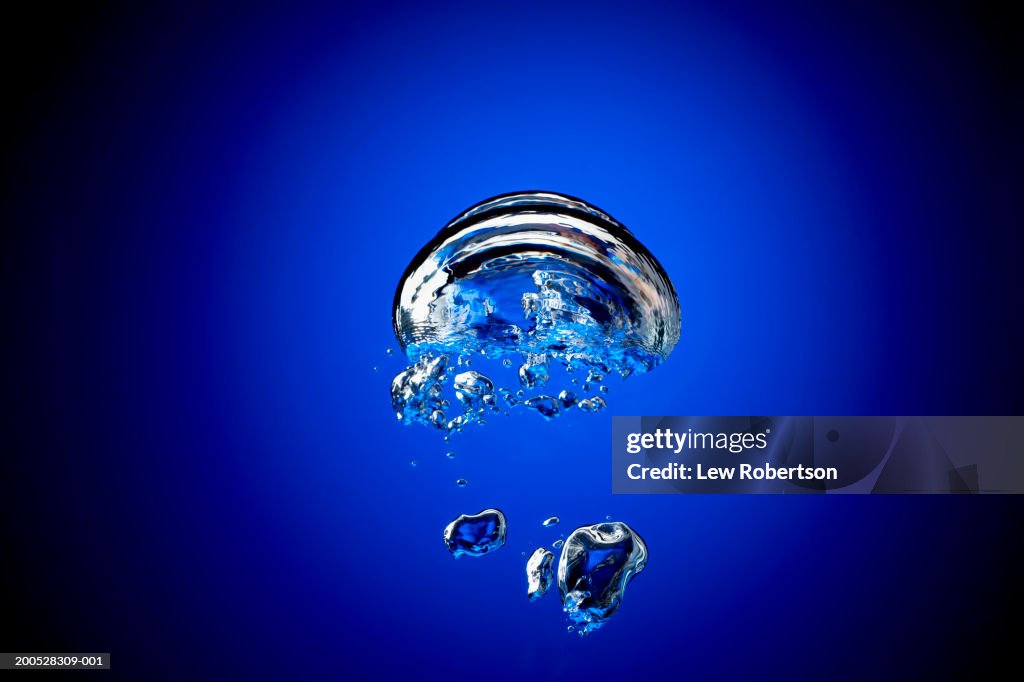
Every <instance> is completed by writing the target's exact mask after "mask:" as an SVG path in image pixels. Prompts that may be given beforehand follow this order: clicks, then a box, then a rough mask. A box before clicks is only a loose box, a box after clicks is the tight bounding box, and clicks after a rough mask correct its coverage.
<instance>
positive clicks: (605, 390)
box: [597, 386, 608, 393]
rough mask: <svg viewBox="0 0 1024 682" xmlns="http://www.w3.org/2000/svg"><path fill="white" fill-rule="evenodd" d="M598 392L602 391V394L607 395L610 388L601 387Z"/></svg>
mask: <svg viewBox="0 0 1024 682" xmlns="http://www.w3.org/2000/svg"><path fill="white" fill-rule="evenodd" d="M597 390H599V391H601V393H607V392H608V387H607V386H601V387H599V388H598V389H597Z"/></svg>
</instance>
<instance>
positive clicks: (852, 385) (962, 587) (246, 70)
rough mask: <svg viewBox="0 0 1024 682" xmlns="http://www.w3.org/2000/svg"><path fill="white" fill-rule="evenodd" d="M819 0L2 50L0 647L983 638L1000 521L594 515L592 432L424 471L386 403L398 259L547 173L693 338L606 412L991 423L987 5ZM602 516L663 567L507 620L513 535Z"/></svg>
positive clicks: (296, 652) (128, 37) (542, 429)
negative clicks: (624, 588) (658, 275)
mask: <svg viewBox="0 0 1024 682" xmlns="http://www.w3.org/2000/svg"><path fill="white" fill-rule="evenodd" d="M819 5H820V3H812V2H807V3H795V4H789V5H787V6H785V7H779V6H778V5H777V3H754V4H735V3H725V4H719V3H708V5H706V6H704V5H701V4H686V5H682V4H680V5H678V6H677V5H675V4H672V3H667V2H632V3H628V4H627V3H578V4H575V5H574V4H572V3H559V4H557V5H549V4H538V5H527V4H520V3H517V4H503V3H468V2H467V3H453V4H445V5H442V4H441V3H421V4H406V3H388V4H384V3H370V2H367V3H350V4H345V3H334V4H329V5H324V6H317V7H309V6H306V7H303V8H297V7H296V6H291V7H283V6H282V7H273V6H270V5H266V4H261V5H259V6H257V7H248V8H246V9H229V8H227V7H223V6H221V7H217V8H213V9H211V8H209V7H207V8H205V9H202V10H199V9H195V8H193V9H186V8H182V7H180V6H178V5H171V6H166V7H162V8H149V9H145V10H142V9H139V8H134V9H132V8H127V7H117V6H110V7H106V8H101V9H95V8H94V9H82V8H79V9H78V10H75V11H73V12H68V13H66V14H63V15H62V14H61V12H60V11H58V10H51V11H48V12H47V13H45V14H43V13H40V14H39V15H38V16H36V17H33V18H30V19H27V20H25V21H26V22H27V23H24V24H22V23H20V22H19V21H14V20H12V21H10V22H7V27H6V29H5V30H6V31H7V32H8V33H9V34H10V35H9V36H7V37H8V38H11V39H20V42H19V41H17V40H15V41H14V42H11V41H10V40H8V41H5V43H6V47H5V49H6V51H7V52H6V53H5V54H6V57H7V59H5V63H6V64H7V66H5V73H6V74H7V76H8V82H9V83H13V84H14V85H13V86H12V87H14V89H15V94H16V95H17V96H16V97H15V98H13V100H12V102H13V103H12V104H11V106H10V108H9V110H8V116H9V117H10V120H9V122H8V124H7V125H6V126H5V133H4V157H3V164H4V165H3V178H2V180H3V184H2V194H0V200H2V209H3V227H4V234H5V236H4V247H3V249H2V253H0V259H2V268H3V269H2V277H3V292H4V296H3V305H4V309H5V310H6V311H7V312H6V313H5V315H4V317H5V320H6V322H5V326H4V329H5V331H4V335H3V336H4V337H5V346H7V348H8V350H7V352H6V361H5V363H4V369H3V371H4V382H3V385H4V390H5V393H6V396H5V398H6V400H5V404H6V407H5V409H4V411H3V412H4V414H3V417H2V420H3V421H2V426H3V429H2V433H3V439H4V445H3V455H4V458H3V470H2V471H3V474H2V479H3V480H2V490H3V492H2V498H0V508H2V512H3V516H2V524H3V525H2V529H3V532H4V546H3V547H2V548H0V562H2V564H3V567H4V582H3V586H2V588H0V590H2V597H3V600H2V602H0V614H2V615H0V621H2V623H3V626H4V627H3V631H2V632H3V637H2V638H0V648H2V649H4V650H8V651H17V650H35V651H42V650H66V651H70V650H82V651H93V650H95V651H110V652H112V654H113V660H114V666H115V669H116V670H117V671H119V673H120V675H121V676H123V677H125V678H128V679H186V678H189V677H191V678H196V679H198V678H212V677H216V676H224V677H227V678H251V679H282V678H287V679H306V678H311V677H314V676H316V677H317V678H321V677H324V678H330V677H333V678H337V679H440V680H448V679H451V680H458V679H480V678H481V677H484V676H486V677H487V678H488V679H515V680H526V679H531V680H532V679H555V680H582V679H625V676H627V675H629V676H631V679H643V678H644V677H649V678H651V679H690V678H692V679H705V678H713V679H732V678H740V679H770V678H779V679H825V678H828V679H831V678H863V677H870V678H876V677H877V678H888V677H894V678H895V677H905V676H913V677H930V678H936V677H941V676H944V675H949V676H953V677H955V676H962V675H963V674H966V672H968V671H972V672H977V671H978V670H979V669H982V668H984V666H985V665H987V664H988V663H990V662H991V661H993V660H999V659H1000V657H1001V656H1003V655H1007V654H1006V653H1005V650H1004V649H1003V648H1002V647H1003V645H1004V643H1005V642H1004V641H1003V640H1002V639H1001V638H1002V637H1003V636H1005V631H1001V630H998V629H995V628H994V627H993V626H994V624H995V623H996V622H997V619H998V618H999V617H1013V618H1014V619H1016V622H1018V623H1019V618H1020V613H1021V611H1020V600H1019V597H1014V596H1013V595H1014V594H1016V592H1015V591H1014V590H1012V589H1011V587H1010V580H1011V578H1012V579H1013V580H1019V575H1020V571H1021V568H1022V565H1021V562H1020V561H1019V558H1018V557H1017V556H1016V555H1015V554H1014V553H1013V550H1015V549H1016V547H1015V546H1016V545H1019V540H1020V537H1021V530H1022V528H1024V524H1022V523H1021V521H1022V514H1021V503H1020V501H1019V500H1018V499H1016V498H999V497H989V498H979V499H971V498H966V497H928V498H918V497H900V498H872V497H848V498H830V499H824V498H820V499H818V498H810V497H801V498H789V497H787V498H783V497H760V498H759V497H720V498H716V497H699V496H692V497H689V496H687V497H684V496H674V497H624V496H612V495H611V494H610V470H609V455H610V449H609V436H610V417H609V416H608V414H607V413H606V414H602V415H598V416H585V415H572V416H570V417H567V418H565V419H562V420H560V421H559V422H556V423H554V424H546V423H543V422H542V420H540V419H539V418H536V417H535V416H534V415H518V416H514V417H511V418H508V419H493V420H491V423H490V424H489V425H488V426H487V427H486V428H483V429H477V430H476V431H475V432H472V433H466V434H464V435H462V436H460V437H458V438H457V439H456V441H455V442H454V443H453V444H452V445H451V448H450V449H452V450H454V451H455V452H456V453H457V454H458V456H457V457H456V459H455V460H453V461H449V460H446V459H445V458H444V457H443V453H444V452H445V451H446V450H447V449H449V446H447V445H446V444H444V443H443V442H442V441H441V439H440V437H439V436H437V435H436V434H433V433H429V432H427V431H426V430H424V429H420V428H413V427H408V428H406V427H401V426H400V425H398V424H397V423H396V422H395V420H394V416H393V414H392V413H391V411H390V409H389V408H390V405H389V401H388V396H387V387H388V384H389V382H390V378H391V376H393V374H394V373H395V372H397V371H398V370H399V369H401V368H402V364H401V361H400V360H399V359H398V358H397V357H391V358H389V357H388V356H386V355H385V352H384V351H385V349H386V348H389V347H391V348H396V344H395V342H394V339H393V336H392V331H391V320H390V314H391V311H390V305H391V300H392V296H393V292H394V287H395V285H396V284H397V282H398V278H399V276H400V275H401V273H402V271H403V269H404V268H405V266H406V265H407V264H408V261H409V260H410V259H411V258H412V256H413V254H414V253H415V252H416V251H417V250H418V249H419V247H420V246H421V245H422V244H423V243H425V242H426V241H427V240H428V239H429V238H430V237H431V236H433V234H434V233H435V232H436V230H437V229H439V228H440V227H441V226H442V225H443V224H444V223H445V222H447V220H449V219H450V218H451V217H452V216H454V215H455V214H456V213H458V212H460V211H461V210H463V209H464V208H466V207H468V206H469V205H471V204H473V203H475V202H477V201H479V200H482V199H484V198H486V197H489V196H491V195H494V194H497V193H501V192H508V191H513V190H517V189H527V188H544V189H551V190H555V191H561V192H565V193H569V194H572V195H575V196H579V197H582V198H584V199H586V200H588V201H591V202H593V203H595V204H596V205H598V206H600V207H601V208H603V209H604V210H606V211H608V212H610V213H611V214H612V215H613V216H615V217H616V218H617V219H619V220H620V221H622V222H623V223H624V224H626V225H627V226H629V227H630V228H631V229H632V231H633V232H634V233H635V234H636V235H637V236H638V237H639V239H640V240H641V241H642V242H643V243H644V244H646V245H647V246H648V248H650V250H651V251H652V252H653V253H654V254H655V255H656V256H657V257H658V258H659V259H660V261H661V262H662V264H663V265H664V267H665V269H666V270H667V272H668V273H669V275H670V277H671V278H672V280H673V282H674V283H675V286H676V288H677V290H678V292H679V296H680V301H681V306H682V313H683V329H682V340H681V342H680V344H679V346H678V347H677V349H676V351H675V353H673V355H672V356H671V358H670V359H669V361H668V362H667V364H665V365H664V366H663V367H662V368H660V369H658V370H657V371H656V372H654V373H652V374H649V375H647V376H642V377H637V378H634V379H630V380H629V381H628V382H626V383H622V382H618V381H615V382H613V383H612V384H611V388H612V392H611V394H610V396H609V401H610V405H611V409H610V412H611V413H612V414H798V415H799V414H818V415H825V414H1014V413H1016V414H1019V413H1021V411H1022V408H1024V399H1022V395H1024V394H1022V390H1021V385H1022V382H1021V380H1022V378H1024V363H1022V361H1021V359H1020V355H1019V353H1020V350H1019V349H1020V348H1021V347H1024V336H1022V333H1021V324H1020V322H1019V316H1020V311H1021V309H1022V302H1024V301H1022V295H1021V292H1022V288H1021V282H1020V276H1019V262H1020V257H1021V253H1022V249H1021V237H1020V233H1019V228H1020V218H1019V216H1020V188H1021V187H1022V186H1024V182H1022V181H1024V176H1022V170H1021V169H1022V163H1021V158H1022V146H1021V136H1020V132H1019V130H1020V128H1019V125H1020V121H1021V120H1024V115H1022V114H1024V108H1022V107H1021V103H1022V99H1021V87H1020V83H1021V78H1020V70H1019V68H1018V62H1017V58H1018V57H1019V53H1018V52H1017V50H1016V49H1015V48H1014V46H1013V45H1012V41H1011V39H1010V37H1011V34H1010V33H1009V30H1010V29H1009V28H1008V25H1007V24H1006V23H1005V21H1004V20H1005V17H1001V16H999V15H998V13H995V12H992V11H989V13H988V14H986V13H984V12H982V13H979V12H978V11H974V12H968V11H967V10H966V9H965V8H963V7H959V6H957V5H947V4H941V5H939V6H935V5H933V4H929V5H927V6H924V5H923V6H922V8H919V9H915V8H912V7H906V8H902V9H900V8H893V7H889V6H888V5H883V4H879V5H877V6H870V5H863V4H858V5H859V6H858V7H847V8H838V7H834V8H829V9H826V8H823V7H820V6H819ZM374 367H377V368H378V371H374ZM414 459H415V460H417V461H418V463H419V466H417V467H415V468H413V467H411V466H410V465H409V462H410V460H414ZM457 477H465V478H467V479H469V481H470V485H469V486H468V487H466V488H465V489H458V488H456V487H455V485H454V481H455V479H456V478H457ZM487 506H498V507H500V508H502V509H503V510H504V511H505V513H506V514H507V516H508V518H509V520H510V529H509V541H508V545H507V547H506V548H505V549H504V550H502V551H501V552H499V553H498V554H496V555H494V556H490V557H486V558H484V559H481V560H460V561H453V560H452V559H451V557H450V556H448V554H447V552H446V551H445V548H444V545H443V543H442V542H441V530H442V528H443V527H444V525H445V524H446V523H447V522H448V521H449V520H451V518H453V517H454V516H456V515H457V514H459V513H462V512H476V511H478V510H479V509H481V508H483V507H487ZM552 514H557V515H559V516H561V517H562V520H563V523H562V525H561V526H560V527H558V528H554V529H542V528H541V527H540V525H539V524H540V521H541V520H542V519H543V518H545V517H547V516H549V515H552ZM606 514H610V515H612V516H614V517H615V518H617V519H621V520H625V521H627V522H628V523H630V524H631V525H632V526H633V527H634V528H636V529H637V530H638V531H639V532H640V533H641V534H642V535H643V537H644V538H645V540H646V541H647V543H648V545H649V548H650V552H651V558H650V564H649V566H648V569H647V570H646V571H645V572H644V573H643V574H642V575H641V576H639V577H638V578H637V579H636V581H635V582H634V583H633V585H632V586H631V588H630V591H629V593H628V595H627V598H626V601H625V604H624V606H623V608H622V610H621V612H620V613H619V614H618V615H617V616H616V617H615V618H614V619H613V621H612V622H611V623H610V624H609V626H608V627H607V628H605V629H604V630H602V631H600V632H598V633H596V634H595V635H594V636H592V637H590V638H588V639H585V640H578V639H576V638H575V637H572V636H569V635H567V634H566V632H565V622H564V620H563V618H562V614H561V613H560V610H559V605H558V604H557V601H556V600H555V599H554V598H548V599H545V600H544V601H542V602H541V603H538V604H528V603H527V601H526V599H525V579H524V577H523V575H522V567H523V563H524V559H523V558H522V557H521V556H520V552H523V551H526V552H529V551H531V550H532V549H533V547H535V546H537V545H538V544H542V543H545V544H550V542H551V541H553V540H554V539H555V538H556V537H557V536H558V534H559V533H568V531H570V530H571V529H572V528H574V527H576V526H577V525H582V524H589V523H594V522H596V521H599V520H601V519H603V518H604V517H605V515H606ZM1001 633H1002V634H1001ZM1016 665H1017V666H1018V667H1019V665H1020V661H1019V658H1018V659H1017V660H1016Z"/></svg>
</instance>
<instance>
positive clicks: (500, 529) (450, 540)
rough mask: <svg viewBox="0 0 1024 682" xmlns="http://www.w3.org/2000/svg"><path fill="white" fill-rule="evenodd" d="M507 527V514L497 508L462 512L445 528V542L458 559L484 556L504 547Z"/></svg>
mask: <svg viewBox="0 0 1024 682" xmlns="http://www.w3.org/2000/svg"><path fill="white" fill-rule="evenodd" d="M460 480H461V479H460ZM505 528H506V526H505V515H504V514H502V513H501V511H499V510H497V509H484V510H483V511H482V512H480V513H479V514H462V515H460V516H459V517H458V518H456V519H455V520H454V521H452V522H451V523H449V524H448V526H447V527H446V528H445V529H444V544H445V545H447V547H448V551H449V552H451V554H452V556H454V557H455V558H456V559H458V558H459V557H460V556H483V555H484V554H489V553H491V552H495V551H497V550H499V549H501V548H502V546H503V545H504V544H505Z"/></svg>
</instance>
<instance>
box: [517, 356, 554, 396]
mask: <svg viewBox="0 0 1024 682" xmlns="http://www.w3.org/2000/svg"><path fill="white" fill-rule="evenodd" d="M550 378H551V375H550V374H548V364H547V358H546V357H545V356H543V355H534V354H532V353H531V354H530V355H529V356H528V359H527V361H526V362H525V363H523V365H522V366H521V367H520V368H519V383H520V384H521V385H522V386H523V388H533V387H534V386H541V385H543V384H546V383H547V382H548V379H550Z"/></svg>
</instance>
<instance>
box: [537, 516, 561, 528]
mask: <svg viewBox="0 0 1024 682" xmlns="http://www.w3.org/2000/svg"><path fill="white" fill-rule="evenodd" d="M559 521H561V519H559V518H558V517H557V516H550V517H548V518H546V519H544V521H543V522H542V523H541V524H540V525H542V526H544V527H545V528H550V527H551V526H557V525H558V522H559Z"/></svg>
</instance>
